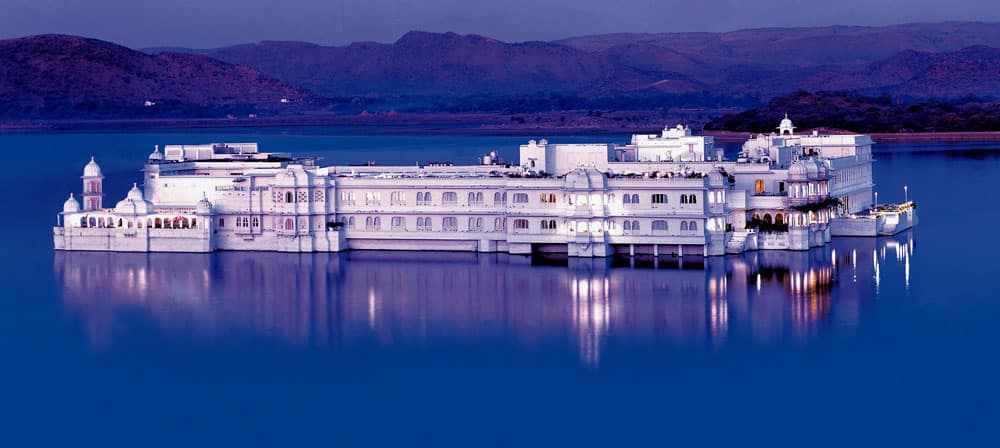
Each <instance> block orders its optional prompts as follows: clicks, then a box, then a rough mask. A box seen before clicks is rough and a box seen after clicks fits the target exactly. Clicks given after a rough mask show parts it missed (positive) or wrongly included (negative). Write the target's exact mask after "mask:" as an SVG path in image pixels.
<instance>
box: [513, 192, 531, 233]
mask: <svg viewBox="0 0 1000 448" xmlns="http://www.w3.org/2000/svg"><path fill="white" fill-rule="evenodd" d="M514 197H517V195H514ZM514 230H528V220H527V219H515V220H514Z"/></svg>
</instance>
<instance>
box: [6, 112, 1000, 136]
mask: <svg viewBox="0 0 1000 448" xmlns="http://www.w3.org/2000/svg"><path fill="white" fill-rule="evenodd" d="M713 112H715V113H718V112H719V111H706V110H701V109H692V110H673V111H618V112H604V113H600V112H594V111H564V112H546V113H534V114H500V113H476V114H452V113H375V114H359V115H337V114H316V115H302V116H276V117H260V118H252V119H251V118H232V117H229V118H170V119H102V120H31V121H28V120H25V121H7V122H0V133H31V132H141V131H153V130H159V131H171V130H198V129H240V128H246V129H260V130H264V129H269V128H297V129H302V130H304V131H307V130H309V129H311V128H323V127H329V128H338V129H337V131H338V132H342V133H354V134H381V135H387V134H399V135H407V134H411V135H426V134H467V135H470V134H471V135H475V134H482V135H536V136H539V137H545V136H560V135H573V134H609V135H617V134H632V133H659V132H660V131H661V130H662V129H663V127H664V126H674V125H677V124H686V125H688V126H690V127H692V128H693V129H695V130H696V131H695V133H697V134H701V135H709V136H713V137H715V139H716V141H719V142H722V143H738V142H742V141H745V140H746V139H748V138H749V137H750V136H751V135H752V134H755V133H757V132H748V131H730V130H702V131H698V129H700V128H702V127H703V126H704V124H705V123H706V122H707V119H706V116H711V115H715V114H713ZM595 114H601V116H595ZM793 118H794V117H793ZM796 123H798V121H796ZM814 130H815V131H818V132H821V133H832V134H843V133H850V132H852V131H848V130H843V129H836V128H824V127H818V128H812V129H809V128H803V129H801V130H800V133H803V134H805V133H810V132H812V131H814ZM862 133H863V132H862ZM867 134H869V135H871V136H872V139H873V140H875V141H876V142H884V143H889V142H968V141H991V142H993V141H996V142H1000V130H996V131H968V132H966V131H949V132H868V133H867Z"/></svg>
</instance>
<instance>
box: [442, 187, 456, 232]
mask: <svg viewBox="0 0 1000 448" xmlns="http://www.w3.org/2000/svg"><path fill="white" fill-rule="evenodd" d="M445 194H447V193H445ZM453 194H454V193H453ZM441 230H443V231H445V232H457V231H458V219H457V218H455V217H454V216H448V217H446V218H444V219H442V220H441Z"/></svg>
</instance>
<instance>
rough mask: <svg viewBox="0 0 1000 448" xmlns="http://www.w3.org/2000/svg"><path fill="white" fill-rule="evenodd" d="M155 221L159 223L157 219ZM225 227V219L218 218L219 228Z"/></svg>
mask: <svg viewBox="0 0 1000 448" xmlns="http://www.w3.org/2000/svg"><path fill="white" fill-rule="evenodd" d="M157 221H159V218H157ZM225 226H226V219H225V218H219V227H225Z"/></svg>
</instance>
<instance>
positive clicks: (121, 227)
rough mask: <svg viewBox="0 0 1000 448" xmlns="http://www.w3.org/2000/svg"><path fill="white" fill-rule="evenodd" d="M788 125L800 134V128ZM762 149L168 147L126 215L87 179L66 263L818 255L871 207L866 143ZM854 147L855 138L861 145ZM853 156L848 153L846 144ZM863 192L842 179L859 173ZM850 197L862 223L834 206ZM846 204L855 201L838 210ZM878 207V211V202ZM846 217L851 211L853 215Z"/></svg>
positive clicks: (132, 196) (641, 140)
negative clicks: (433, 158) (446, 153)
mask: <svg viewBox="0 0 1000 448" xmlns="http://www.w3.org/2000/svg"><path fill="white" fill-rule="evenodd" d="M786 121H787V123H785V122H784V121H783V123H782V126H783V127H789V128H790V127H791V122H790V120H787V119H786ZM782 134H783V135H780V136H779V135H770V136H758V137H756V138H754V139H751V140H750V141H748V142H747V144H746V145H745V146H744V149H743V152H742V153H741V155H740V157H739V158H738V159H737V160H736V161H727V160H724V159H723V157H722V152H721V150H717V149H716V148H715V144H714V142H713V141H712V139H711V137H697V136H692V135H691V132H690V130H689V129H687V128H684V127H681V126H678V127H676V128H667V129H665V130H664V131H663V133H662V134H660V135H655V134H654V135H637V136H634V137H633V138H632V141H631V143H630V144H628V145H624V146H618V145H613V144H550V143H548V142H547V141H545V140H541V141H534V140H532V141H530V142H529V143H528V144H526V145H522V146H521V147H520V160H519V163H518V164H517V165H513V164H510V165H506V164H500V162H499V157H498V156H497V155H496V154H495V153H494V154H490V155H488V156H485V157H484V158H483V164H481V165H469V166H452V165H450V164H437V165H428V166H327V167H320V166H317V165H316V164H315V161H314V160H313V159H309V158H294V157H292V156H291V155H290V154H285V153H263V152H259V151H258V148H257V145H256V144H254V143H222V144H207V145H168V146H166V147H164V151H163V152H160V150H159V147H157V148H155V150H154V151H153V153H152V154H150V155H149V157H148V161H147V163H146V165H145V167H144V168H143V173H144V180H143V185H142V187H141V188H140V187H139V185H133V187H132V189H131V190H130V191H129V193H128V195H127V196H126V197H125V198H124V199H122V200H121V201H119V202H118V203H117V204H116V205H115V207H114V208H103V207H102V202H101V197H102V196H101V195H102V194H103V193H102V192H103V189H102V184H103V180H104V177H103V176H102V174H101V170H100V167H99V166H98V165H97V163H96V161H93V160H91V162H90V163H88V164H87V166H86V167H85V169H84V176H83V187H84V189H83V191H84V193H83V200H84V203H83V205H82V206H81V205H80V203H78V202H77V200H76V198H75V197H74V196H73V195H70V198H69V199H67V201H66V202H65V204H64V206H63V211H62V213H60V215H59V223H58V224H59V225H58V226H57V227H55V228H54V244H55V248H56V249H61V250H94V251H122V252H210V251H216V250H260V251H282V252H338V251H342V250H348V249H378V250H445V251H478V252H508V253H511V254H530V253H538V252H558V253H565V254H567V255H569V256H576V257H605V256H610V255H613V254H615V253H619V254H629V255H644V254H648V255H653V256H661V255H663V256H678V257H683V256H698V257H703V256H714V255H724V254H726V253H736V252H743V251H746V250H755V249H798V250H801V249H808V248H810V247H815V246H820V245H823V244H825V243H827V242H829V240H830V237H831V234H830V227H829V222H830V220H831V219H832V218H833V217H835V216H836V215H837V214H838V213H847V212H849V211H851V209H856V208H857V207H861V206H863V205H864V204H866V203H868V202H866V200H865V198H864V197H863V196H864V195H865V192H868V194H869V195H870V193H871V188H872V184H871V170H870V165H871V156H870V154H871V140H870V139H869V138H868V137H867V136H811V137H809V136H807V137H797V136H794V133H793V132H792V131H791V129H788V133H787V134H785V133H784V131H783V132H782ZM848 137H852V138H853V140H852V139H851V138H848ZM845 145H846V146H845ZM855 169H856V172H857V174H858V176H860V177H859V178H854V177H850V178H848V177H847V176H844V177H838V176H839V175H840V174H841V173H842V170H855ZM834 195H842V197H846V198H849V199H850V202H849V203H850V204H851V207H850V209H848V208H844V206H842V205H838V206H834V205H831V204H833V201H831V199H830V198H831V196H834ZM838 197H840V196H838ZM869 202H870V201H869ZM838 207H840V209H838Z"/></svg>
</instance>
